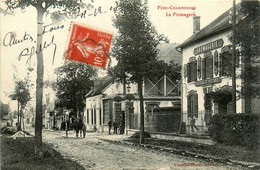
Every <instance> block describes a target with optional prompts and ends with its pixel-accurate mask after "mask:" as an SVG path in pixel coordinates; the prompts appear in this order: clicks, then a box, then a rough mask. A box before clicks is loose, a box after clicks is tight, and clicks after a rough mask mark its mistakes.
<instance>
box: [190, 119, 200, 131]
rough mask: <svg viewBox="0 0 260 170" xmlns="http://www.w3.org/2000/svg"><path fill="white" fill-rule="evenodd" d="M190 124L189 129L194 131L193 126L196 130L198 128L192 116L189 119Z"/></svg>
mask: <svg viewBox="0 0 260 170" xmlns="http://www.w3.org/2000/svg"><path fill="white" fill-rule="evenodd" d="M190 125H191V131H192V132H194V128H195V129H196V130H199V128H198V127H197V126H196V119H195V118H194V117H193V118H192V119H191V121H190Z"/></svg>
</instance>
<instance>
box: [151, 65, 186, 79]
mask: <svg viewBox="0 0 260 170" xmlns="http://www.w3.org/2000/svg"><path fill="white" fill-rule="evenodd" d="M152 68H153V70H155V72H154V73H153V75H152V77H151V78H150V79H151V80H153V79H159V78H161V77H162V76H164V75H167V76H168V77H169V78H170V79H171V80H172V81H174V82H176V81H180V80H181V65H179V64H177V63H174V61H173V60H171V61H170V62H169V64H168V63H165V62H164V61H163V60H160V61H158V62H155V63H153V67H152Z"/></svg>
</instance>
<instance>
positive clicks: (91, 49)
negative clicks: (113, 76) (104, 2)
mask: <svg viewBox="0 0 260 170" xmlns="http://www.w3.org/2000/svg"><path fill="white" fill-rule="evenodd" d="M112 37H113V34H111V33H107V32H104V31H100V30H96V29H93V28H91V27H86V26H82V25H79V24H73V25H72V28H71V35H70V40H69V45H68V49H67V52H66V54H65V55H66V56H65V57H66V59H68V60H72V61H76V62H81V63H86V64H89V65H92V66H96V67H100V68H106V67H107V65H108V62H109V61H110V58H109V56H108V53H109V48H110V45H111V40H112Z"/></svg>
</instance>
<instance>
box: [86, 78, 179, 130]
mask: <svg viewBox="0 0 260 170" xmlns="http://www.w3.org/2000/svg"><path fill="white" fill-rule="evenodd" d="M104 79H105V80H106V81H105V82H104V83H103V84H102V85H101V86H100V87H98V86H97V85H94V88H95V87H96V88H97V90H93V92H92V93H90V94H89V95H88V96H87V98H86V109H85V112H84V122H86V125H87V128H88V129H92V130H95V131H108V121H109V120H110V119H111V120H112V122H115V121H116V122H117V123H118V127H119V129H121V133H126V134H129V133H132V132H136V131H139V125H140V101H139V97H138V93H137V84H129V85H124V84H122V83H119V82H117V81H116V78H115V77H110V78H107V77H105V78H104ZM174 87H175V88H174ZM143 94H144V97H143V98H144V111H145V130H146V131H154V130H155V129H154V127H155V126H154V119H153V117H154V115H153V110H154V109H155V108H167V107H170V108H173V107H174V106H176V105H178V104H180V87H179V86H178V85H177V84H174V83H172V82H171V81H170V80H169V79H168V78H167V77H166V76H164V77H163V78H162V79H160V81H158V82H157V83H152V82H151V81H149V80H146V81H145V82H144V84H143ZM177 107H179V106H177ZM179 113H180V112H179ZM158 120H161V119H158ZM173 121H175V122H170V123H169V124H172V125H176V124H178V123H180V119H178V120H177V119H176V120H174V119H173Z"/></svg>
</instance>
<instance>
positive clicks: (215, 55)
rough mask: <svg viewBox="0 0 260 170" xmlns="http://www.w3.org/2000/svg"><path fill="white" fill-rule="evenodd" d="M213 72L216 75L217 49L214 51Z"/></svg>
mask: <svg viewBox="0 0 260 170" xmlns="http://www.w3.org/2000/svg"><path fill="white" fill-rule="evenodd" d="M214 74H215V76H217V75H218V51H217V50H216V51H215V53H214Z"/></svg>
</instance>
